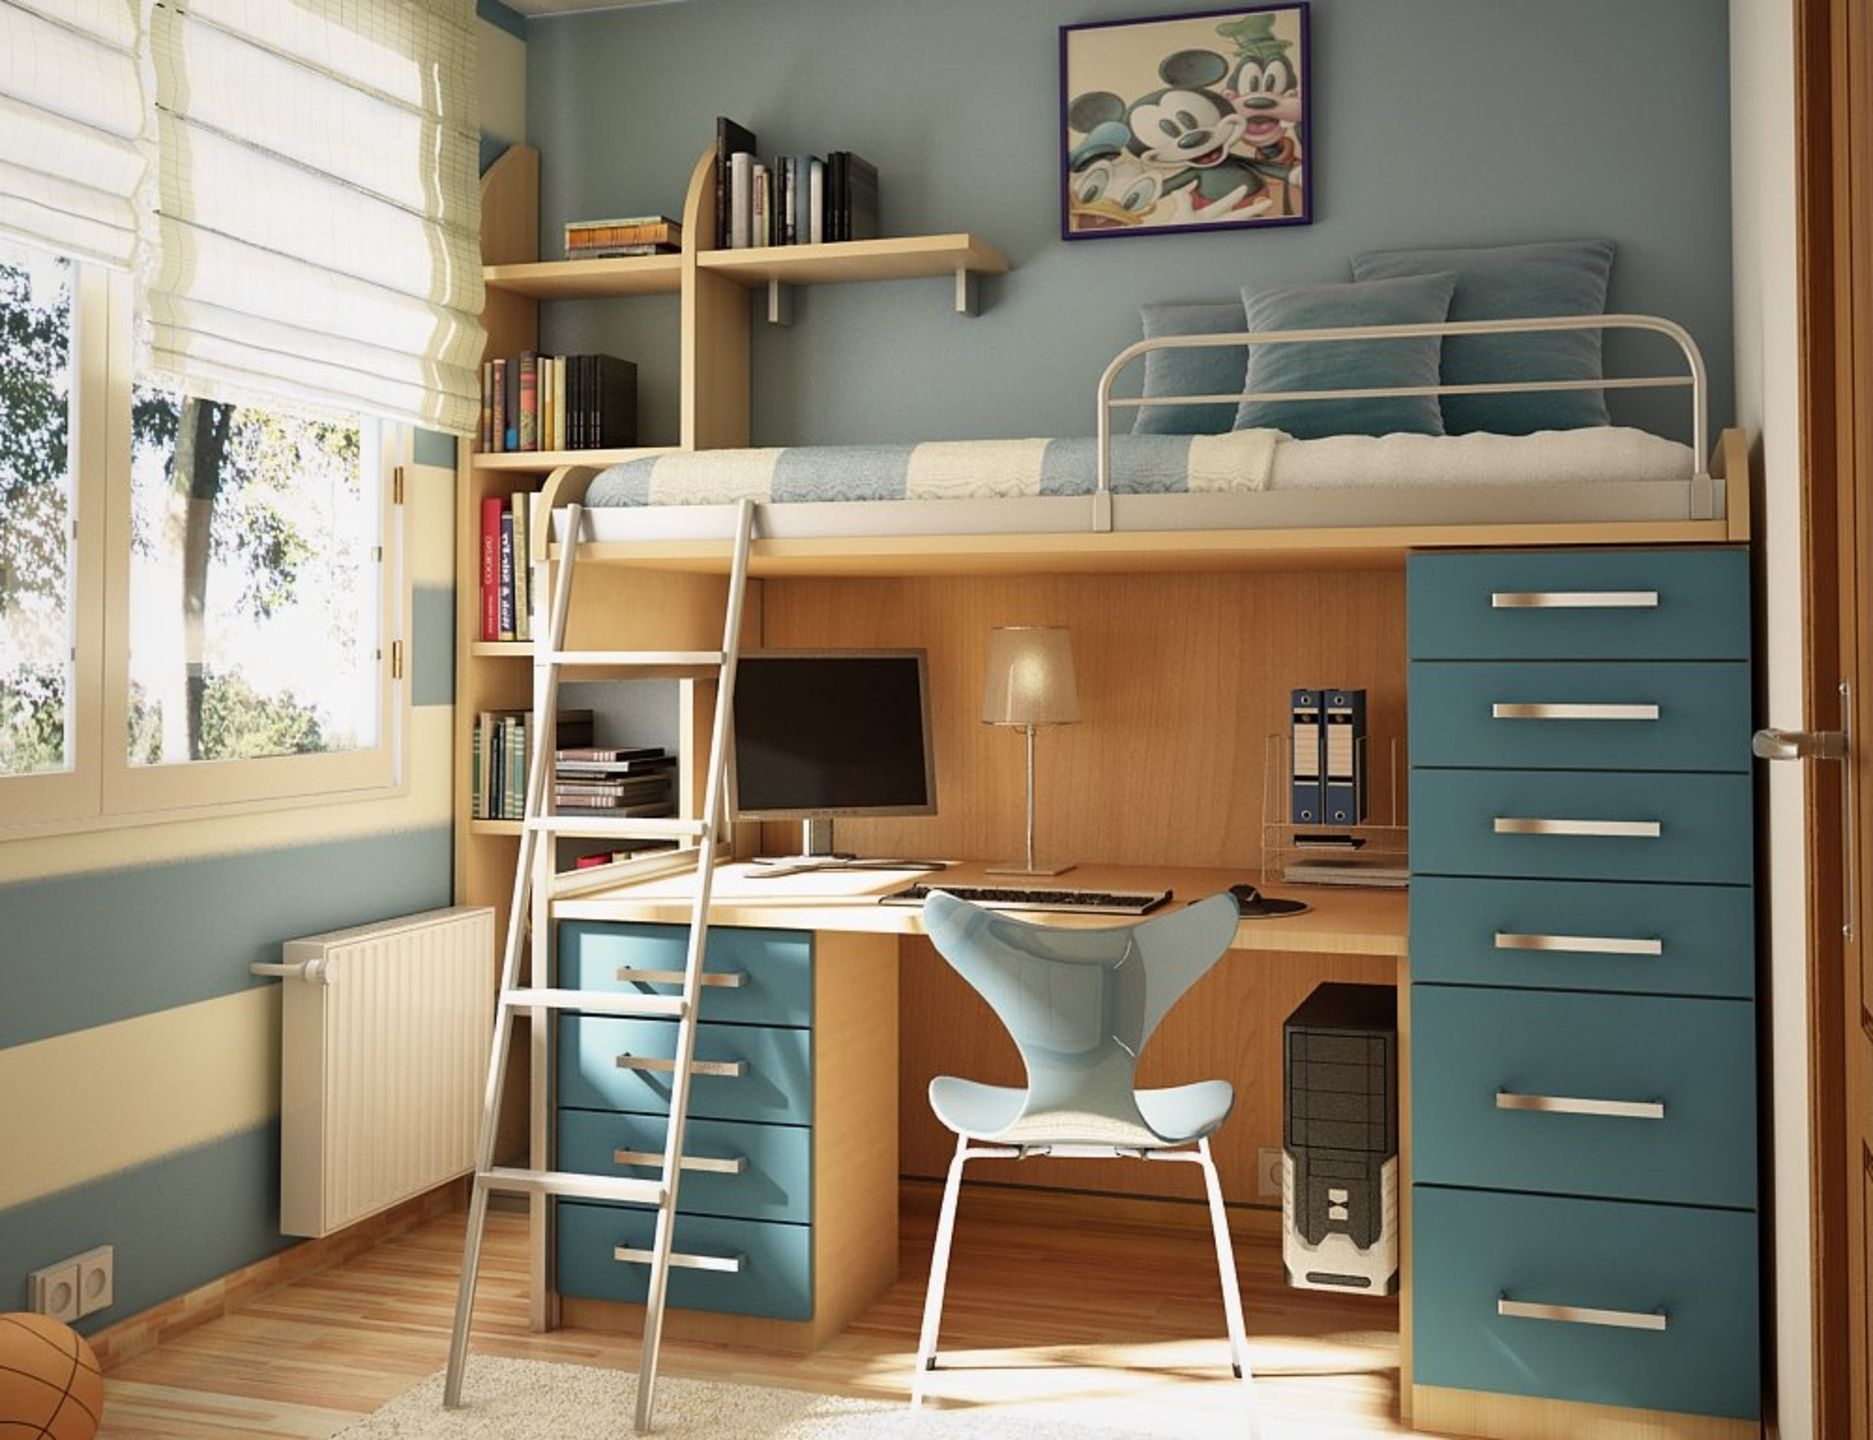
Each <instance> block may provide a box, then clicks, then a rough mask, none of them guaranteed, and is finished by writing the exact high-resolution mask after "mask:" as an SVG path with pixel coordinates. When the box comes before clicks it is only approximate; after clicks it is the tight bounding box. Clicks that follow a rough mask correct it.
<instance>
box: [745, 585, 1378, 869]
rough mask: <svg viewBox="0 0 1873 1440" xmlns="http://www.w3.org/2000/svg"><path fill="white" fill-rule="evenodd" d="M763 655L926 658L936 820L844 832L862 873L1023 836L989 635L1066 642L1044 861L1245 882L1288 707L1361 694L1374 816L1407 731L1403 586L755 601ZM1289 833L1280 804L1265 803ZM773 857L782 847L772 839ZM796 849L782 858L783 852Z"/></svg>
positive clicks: (986, 592)
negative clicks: (882, 861) (993, 696)
mask: <svg viewBox="0 0 1873 1440" xmlns="http://www.w3.org/2000/svg"><path fill="white" fill-rule="evenodd" d="M765 588H766V592H767V593H766V618H765V625H764V630H763V637H764V643H765V644H766V645H768V646H771V647H776V648H779V647H788V646H847V645H849V646H921V647H923V648H925V649H927V650H928V651H929V652H930V687H931V710H932V716H931V726H932V731H933V735H934V739H935V745H936V769H937V799H938V814H937V815H936V816H935V817H934V818H915V819H900V820H867V821H858V820H842V821H840V822H839V824H838V834H839V837H840V843H841V844H842V845H843V846H844V847H845V848H848V849H853V850H857V851H858V852H859V853H861V854H872V855H886V854H903V855H926V856H939V857H943V858H956V859H974V860H993V859H1001V858H1006V857H1010V856H1013V855H1016V854H1018V853H1019V850H1020V846H1021V831H1022V816H1023V810H1022V784H1023V770H1022V746H1021V740H1020V736H1019V733H1018V732H1016V731H1012V730H1006V729H1000V728H997V727H994V726H988V725H984V724H982V723H981V720H980V718H979V717H980V707H981V703H982V679H983V667H984V664H985V663H986V657H987V647H988V634H989V630H990V628H991V627H993V626H996V625H1066V626H1069V627H1071V629H1072V631H1073V651H1074V664H1075V668H1076V669H1077V671H1078V676H1079V690H1080V712H1081V716H1082V719H1081V722H1080V723H1079V724H1077V725H1069V726H1060V727H1056V728H1052V729H1049V730H1046V731H1043V732H1042V734H1041V736H1040V744H1039V755H1040V760H1039V781H1038V787H1039V799H1038V808H1039V816H1040V819H1039V830H1040V847H1041V850H1042V852H1043V857H1044V858H1045V857H1046V856H1056V857H1058V858H1060V859H1062V860H1075V859H1078V860H1097V861H1104V862H1107V863H1111V864H1125V865H1225V866H1240V867H1241V868H1242V872H1243V875H1244V878H1253V877H1254V876H1256V875H1257V874H1258V873H1259V865H1260V860H1261V810H1262V805H1263V771H1264V768H1265V766H1264V756H1265V754H1266V753H1267V749H1268V744H1267V737H1268V736H1270V735H1272V734H1280V733H1282V732H1283V731H1284V730H1285V728H1286V725H1287V715H1288V692H1289V691H1290V690H1292V689H1296V688H1300V687H1303V686H1323V685H1339V686H1348V687H1361V686H1363V687H1364V688H1365V689H1366V690H1367V692H1368V705H1369V712H1368V713H1369V725H1370V729H1371V734H1372V736H1373V740H1372V746H1373V753H1374V756H1375V763H1374V764H1373V767H1372V769H1373V775H1372V780H1373V785H1374V792H1375V813H1380V814H1383V813H1385V811H1386V808H1387V807H1388V806H1389V805H1390V803H1391V776H1390V774H1389V767H1388V765H1387V764H1386V762H1385V758H1384V757H1385V756H1386V754H1387V753H1388V752H1387V746H1388V744H1389V743H1390V742H1391V741H1392V740H1393V739H1394V738H1395V739H1396V740H1397V741H1398V743H1399V757H1400V758H1399V767H1400V773H1401V776H1402V773H1403V763H1404V762H1403V754H1404V751H1403V744H1404V727H1405V661H1404V654H1405V645H1404V615H1405V602H1404V575H1403V573H1402V572H1400V571H1360V572H1340V573H1335V574H1311V573H1304V574H1288V573H1283V574H1253V573H1250V574H1245V573H1233V574H1213V575H1182V574H1167V575H1104V576H1099V575H1044V576H1026V577H1023V576H968V577H920V578H911V579H895V580H893V579H823V580H822V579H787V580H770V581H768V582H767V584H766V587H765ZM1277 804H1278V807H1279V813H1285V810H1286V801H1285V799H1282V800H1278V801H1277ZM767 838H768V843H769V844H770V845H773V844H777V843H780V842H781V840H782V837H780V836H778V835H773V834H770V835H769V836H768V837H767ZM793 838H794V837H793V836H791V835H789V836H786V837H785V839H786V840H787V841H788V842H791V841H792V839H793Z"/></svg>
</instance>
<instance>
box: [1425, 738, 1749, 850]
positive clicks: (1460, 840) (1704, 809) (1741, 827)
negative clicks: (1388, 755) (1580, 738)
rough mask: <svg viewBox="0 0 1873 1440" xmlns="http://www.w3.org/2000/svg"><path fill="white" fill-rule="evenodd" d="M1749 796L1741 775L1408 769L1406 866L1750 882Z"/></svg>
mask: <svg viewBox="0 0 1873 1440" xmlns="http://www.w3.org/2000/svg"><path fill="white" fill-rule="evenodd" d="M1414 723H1415V722H1414ZM1750 806H1751V795H1750V779H1749V776H1748V775H1746V774H1737V775H1667V774H1654V773H1648V774H1624V775H1622V774H1601V773H1593V772H1577V771H1552V770H1437V771H1424V770H1415V771H1414V772H1413V780H1412V794H1411V869H1412V872H1413V873H1414V874H1428V875H1498V876H1507V877H1514V878H1527V879H1563V880H1674V881H1704V882H1709V883H1715V884H1730V885H1747V884H1748V883H1749V882H1750V878H1751V874H1752V871H1753V869H1754V863H1755V862H1754V839H1753V835H1752V831H1751V825H1750V813H1751V810H1750Z"/></svg>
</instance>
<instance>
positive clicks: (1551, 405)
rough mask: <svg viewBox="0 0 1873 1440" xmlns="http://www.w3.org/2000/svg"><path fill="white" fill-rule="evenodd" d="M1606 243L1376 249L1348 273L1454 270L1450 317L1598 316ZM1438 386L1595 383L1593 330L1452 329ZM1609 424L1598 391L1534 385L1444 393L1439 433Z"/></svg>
mask: <svg viewBox="0 0 1873 1440" xmlns="http://www.w3.org/2000/svg"><path fill="white" fill-rule="evenodd" d="M1613 250H1614V245H1613V242H1612V241H1611V240H1561V241H1552V242H1547V243H1543V244H1536V245H1493V246H1488V247H1482V248H1452V249H1439V250H1381V251H1376V252H1374V253H1371V254H1366V255H1356V256H1354V257H1353V278H1354V279H1356V280H1383V279H1390V278H1394V277H1397V276H1401V275H1424V274H1428V273H1430V272H1433V271H1435V272H1443V273H1450V274H1454V275H1455V276H1456V277H1457V293H1456V294H1455V295H1454V296H1452V297H1451V302H1450V318H1451V319H1452V320H1509V319H1520V318H1526V317H1529V316H1547V315H1603V314H1605V313H1606V288H1607V282H1608V281H1609V280H1610V279H1611V277H1612V273H1613ZM1443 376H1444V383H1445V384H1446V385H1476V384H1482V383H1485V382H1487V381H1491V380H1598V379H1600V378H1601V371H1600V332H1599V331H1598V330H1575V331H1566V330H1553V331H1539V332H1535V333H1533V334H1528V335H1452V336H1450V337H1448V338H1447V339H1446V340H1445V341H1444V364H1443ZM1607 423H1609V417H1608V415H1607V411H1606V392H1605V391H1603V390H1531V391H1527V392H1524V393H1521V394H1513V395H1446V396H1445V397H1444V429H1445V430H1446V431H1448V432H1449V433H1450V434H1452V435H1467V434H1469V433H1470V432H1471V431H1473V430H1487V431H1491V432H1492V433H1494V434H1497V435H1529V434H1532V433H1534V432H1535V431H1537V430H1578V429H1581V428H1583V427H1585V426H1589V425H1605V424H1607Z"/></svg>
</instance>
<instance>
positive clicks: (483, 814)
mask: <svg viewBox="0 0 1873 1440" xmlns="http://www.w3.org/2000/svg"><path fill="white" fill-rule="evenodd" d="M532 724H533V717H532V715H531V714H530V713H529V712H528V711H525V710H484V711H482V712H481V717H480V721H479V723H478V724H477V725H476V726H475V734H474V739H473V741H472V742H471V744H470V751H471V755H472V759H471V761H470V772H471V783H472V785H473V788H474V795H475V818H476V819H477V820H519V819H522V818H524V817H525V815H526V813H527V756H528V747H529V744H530V737H529V735H528V731H529V730H530V729H531V727H532ZM591 742H592V712H591V711H590V710H561V711H560V712H559V732H558V735H557V737H556V741H555V745H556V748H557V746H580V745H589V744H591Z"/></svg>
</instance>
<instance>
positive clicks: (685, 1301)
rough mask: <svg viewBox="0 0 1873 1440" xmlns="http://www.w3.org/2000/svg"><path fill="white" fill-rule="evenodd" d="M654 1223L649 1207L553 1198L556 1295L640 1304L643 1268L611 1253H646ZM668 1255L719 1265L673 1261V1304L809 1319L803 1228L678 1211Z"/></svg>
mask: <svg viewBox="0 0 1873 1440" xmlns="http://www.w3.org/2000/svg"><path fill="white" fill-rule="evenodd" d="M656 1223H657V1216H656V1212H655V1211H653V1210H639V1209H627V1208H625V1207H622V1206H615V1205H588V1204H583V1203H574V1202H572V1201H562V1202H560V1205H559V1225H558V1254H557V1259H558V1273H559V1290H560V1293H561V1294H562V1295H571V1296H575V1297H578V1298H581V1299H587V1300H616V1301H626V1302H631V1303H641V1302H642V1301H643V1299H644V1291H645V1287H646V1285H647V1284H648V1283H649V1280H650V1266H649V1265H648V1264H640V1263H633V1262H631V1261H627V1260H620V1259H618V1258H617V1252H618V1250H620V1249H629V1250H638V1251H646V1252H647V1251H648V1250H649V1249H650V1246H651V1241H652V1233H653V1231H654V1230H655V1228H656ZM675 1253H676V1254H678V1255H682V1256H692V1257H697V1258H699V1259H702V1260H704V1261H705V1262H711V1263H712V1264H713V1265H717V1266H722V1267H726V1268H719V1269H718V1268H709V1269H698V1268H692V1267H690V1266H685V1265H682V1264H681V1263H678V1264H676V1265H673V1266H672V1267H671V1270H670V1303H671V1304H672V1305H674V1306H677V1307H680V1308H682V1309H686V1310H714V1311H718V1312H720V1313H723V1314H729V1315H754V1316H761V1317H764V1318H767V1319H770V1320H810V1319H812V1318H813V1231H812V1229H811V1228H810V1227H808V1226H805V1225H785V1224H779V1223H775V1222H771V1221H764V1220H725V1219H720V1218H717V1217H715V1216H712V1215H679V1216H678V1217H677V1222H676V1236H675Z"/></svg>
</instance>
